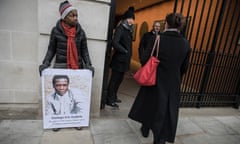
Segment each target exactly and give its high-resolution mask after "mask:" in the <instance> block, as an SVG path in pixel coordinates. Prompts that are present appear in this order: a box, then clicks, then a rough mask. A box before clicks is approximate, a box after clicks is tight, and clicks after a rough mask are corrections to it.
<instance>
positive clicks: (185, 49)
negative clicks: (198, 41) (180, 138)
mask: <svg viewBox="0 0 240 144" xmlns="http://www.w3.org/2000/svg"><path fill="white" fill-rule="evenodd" d="M183 25H184V19H183V17H182V15H181V14H177V13H171V14H168V15H167V16H166V24H165V30H164V32H163V33H162V34H161V37H160V44H159V53H158V59H159V60H160V63H159V65H158V67H157V75H156V84H155V85H154V86H142V87H141V88H140V90H139V92H138V95H137V97H136V99H135V101H134V103H133V105H132V108H131V110H130V112H129V115H128V117H129V118H131V119H132V120H135V121H137V122H140V123H141V124H142V127H141V129H140V130H141V133H142V135H143V136H144V137H148V134H149V130H152V132H153V139H154V142H153V144H165V143H166V142H172V143H173V142H174V140H175V136H176V129H177V123H178V111H179V104H180V95H179V93H180V85H181V79H182V76H183V74H184V73H185V72H186V70H187V67H188V64H189V56H190V52H191V48H190V44H189V42H188V41H187V40H186V39H185V38H184V37H183V36H182V35H181V34H180V31H181V29H182V27H183ZM147 55H149V56H150V54H147ZM140 61H141V60H140Z"/></svg>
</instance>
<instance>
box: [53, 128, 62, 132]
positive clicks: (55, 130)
mask: <svg viewBox="0 0 240 144" xmlns="http://www.w3.org/2000/svg"><path fill="white" fill-rule="evenodd" d="M59 130H60V128H53V129H52V131H54V132H58V131H59Z"/></svg>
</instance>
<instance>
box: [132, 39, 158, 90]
mask: <svg viewBox="0 0 240 144" xmlns="http://www.w3.org/2000/svg"><path fill="white" fill-rule="evenodd" d="M159 43H160V35H159V36H157V37H156V39H155V42H154V45H153V49H152V52H151V56H150V58H149V59H148V61H147V63H146V64H145V65H144V66H143V67H141V68H140V69H138V70H137V72H136V73H135V74H134V75H133V78H134V79H135V80H136V81H137V82H138V83H139V84H140V85H141V86H154V85H155V84H156V76H157V67H158V64H159V63H160V61H159V59H158V53H159ZM155 49H156V56H154V55H153V53H154V51H155Z"/></svg>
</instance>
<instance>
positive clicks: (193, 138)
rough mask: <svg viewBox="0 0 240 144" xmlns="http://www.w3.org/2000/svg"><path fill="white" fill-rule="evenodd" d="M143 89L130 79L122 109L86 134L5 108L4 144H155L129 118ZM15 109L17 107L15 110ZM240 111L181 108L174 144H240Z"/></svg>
mask: <svg viewBox="0 0 240 144" xmlns="http://www.w3.org/2000/svg"><path fill="white" fill-rule="evenodd" d="M138 88H139V86H138V85H137V84H136V83H135V81H133V79H132V78H131V76H130V75H126V76H125V79H124V81H123V83H122V84H121V86H120V89H119V93H118V94H119V98H120V99H121V100H122V103H120V104H119V105H120V108H119V109H113V108H111V107H108V106H106V107H105V109H103V110H101V113H100V117H91V118H90V125H89V127H86V128H83V129H82V130H76V129H74V128H66V129H61V130H60V131H58V132H53V131H52V130H44V129H43V121H42V117H41V114H39V113H36V112H30V111H27V112H26V111H21V112H20V110H19V111H17V110H16V111H15V113H14V112H13V111H10V110H9V109H7V108H5V109H4V108H1V109H0V112H1V115H0V144H152V143H153V142H152V141H153V139H152V133H151V132H150V135H149V137H148V138H144V137H142V136H141V134H140V131H139V129H140V124H139V123H137V122H135V121H132V120H130V119H128V118H127V114H128V112H129V109H130V107H131V105H132V103H133V101H134V97H135V96H136V93H137V91H138ZM13 107H14V106H13ZM239 143H240V110H238V109H233V108H229V107H223V108H200V109H197V108H180V115H179V122H178V127H177V135H176V139H175V143H174V144H239Z"/></svg>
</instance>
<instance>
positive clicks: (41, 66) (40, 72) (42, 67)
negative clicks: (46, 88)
mask: <svg viewBox="0 0 240 144" xmlns="http://www.w3.org/2000/svg"><path fill="white" fill-rule="evenodd" d="M46 68H48V65H46V64H41V65H40V66H39V74H40V76H42V71H43V70H44V69H46Z"/></svg>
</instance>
